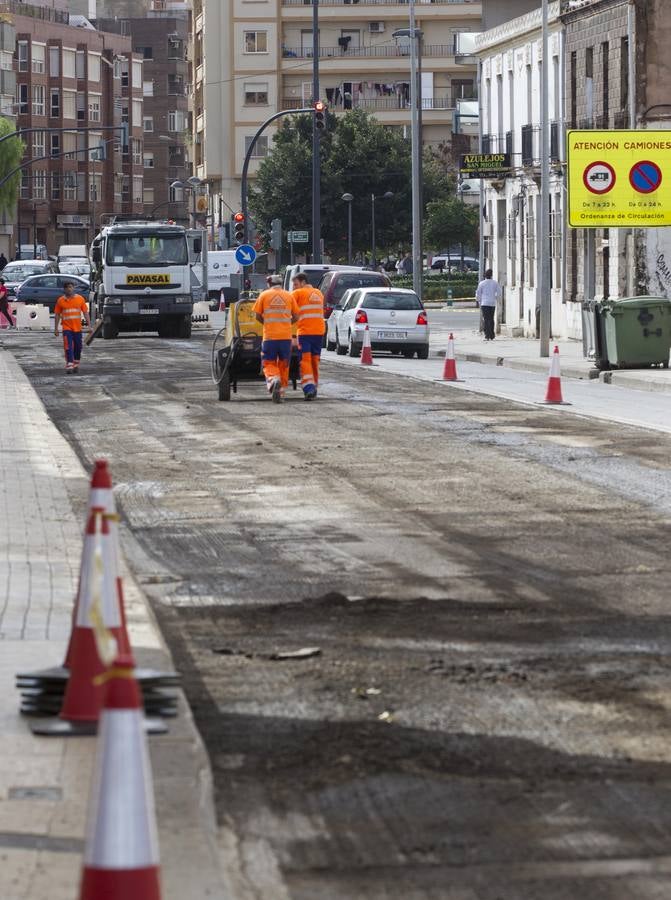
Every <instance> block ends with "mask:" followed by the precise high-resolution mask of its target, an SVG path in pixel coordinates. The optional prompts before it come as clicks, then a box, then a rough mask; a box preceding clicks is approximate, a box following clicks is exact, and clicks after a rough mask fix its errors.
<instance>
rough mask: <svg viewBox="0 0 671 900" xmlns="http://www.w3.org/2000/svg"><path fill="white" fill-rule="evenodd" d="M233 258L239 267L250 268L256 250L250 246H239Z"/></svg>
mask: <svg viewBox="0 0 671 900" xmlns="http://www.w3.org/2000/svg"><path fill="white" fill-rule="evenodd" d="M235 258H236V260H237V261H238V262H239V263H240V265H241V266H251V265H252V263H253V262H254V260H255V259H256V250H255V249H254V248H253V247H252V245H251V244H240V246H239V247H238V249H237V250H236V251H235Z"/></svg>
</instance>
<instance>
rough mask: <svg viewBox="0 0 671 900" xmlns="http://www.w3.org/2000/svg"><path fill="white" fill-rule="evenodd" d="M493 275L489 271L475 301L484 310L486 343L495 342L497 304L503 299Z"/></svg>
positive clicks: (476, 294)
mask: <svg viewBox="0 0 671 900" xmlns="http://www.w3.org/2000/svg"><path fill="white" fill-rule="evenodd" d="M493 274H494V273H493V272H492V270H491V269H487V271H486V272H485V277H484V280H483V281H481V282H480V284H479V285H478V288H477V290H476V292H475V299H476V300H477V301H478V303H479V305H480V309H481V310H482V321H483V324H484V328H485V340H486V341H493V340H494V315H495V313H496V304H497V303H498V301H499V300H500V299H501V288H500V287H499V283H498V281H495V280H494V278H492V275H493Z"/></svg>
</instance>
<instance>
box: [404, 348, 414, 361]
mask: <svg viewBox="0 0 671 900" xmlns="http://www.w3.org/2000/svg"><path fill="white" fill-rule="evenodd" d="M414 355H415V351H414V350H404V351H403V356H405V358H406V359H412V358H413V356H414Z"/></svg>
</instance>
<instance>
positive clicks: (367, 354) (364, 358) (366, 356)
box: [361, 325, 373, 366]
mask: <svg viewBox="0 0 671 900" xmlns="http://www.w3.org/2000/svg"><path fill="white" fill-rule="evenodd" d="M361 365H362V366H372V365H373V348H372V347H371V343H370V330H369V328H368V325H366V330H365V331H364V333H363V347H362V348H361Z"/></svg>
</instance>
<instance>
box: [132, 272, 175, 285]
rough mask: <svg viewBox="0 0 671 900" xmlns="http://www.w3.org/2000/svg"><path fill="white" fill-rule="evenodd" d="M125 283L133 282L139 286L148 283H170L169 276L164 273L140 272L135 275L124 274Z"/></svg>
mask: <svg viewBox="0 0 671 900" xmlns="http://www.w3.org/2000/svg"><path fill="white" fill-rule="evenodd" d="M126 284H135V285H138V286H139V287H142V286H144V285H148V284H170V276H169V275H166V274H158V275H149V274H145V273H142V274H141V275H140V274H137V275H126Z"/></svg>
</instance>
